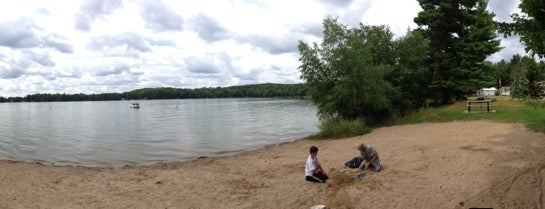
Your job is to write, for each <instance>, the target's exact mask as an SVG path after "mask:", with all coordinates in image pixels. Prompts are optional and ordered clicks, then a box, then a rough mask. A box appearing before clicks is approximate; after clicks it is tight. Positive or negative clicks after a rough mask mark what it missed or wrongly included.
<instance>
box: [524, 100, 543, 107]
mask: <svg viewBox="0 0 545 209" xmlns="http://www.w3.org/2000/svg"><path fill="white" fill-rule="evenodd" d="M524 103H525V104H526V105H528V106H530V107H533V108H534V109H543V108H545V101H544V100H536V99H526V100H524Z"/></svg>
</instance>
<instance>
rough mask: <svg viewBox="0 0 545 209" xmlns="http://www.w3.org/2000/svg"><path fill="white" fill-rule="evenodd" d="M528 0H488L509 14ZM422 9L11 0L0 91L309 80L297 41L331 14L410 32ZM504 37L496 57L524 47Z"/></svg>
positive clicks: (391, 1) (316, 3)
mask: <svg viewBox="0 0 545 209" xmlns="http://www.w3.org/2000/svg"><path fill="white" fill-rule="evenodd" d="M519 2H520V1H519V0H515V1H511V0H509V1H507V0H489V6H488V7H489V10H490V11H492V12H494V13H495V14H496V17H495V19H496V20H500V21H509V20H510V17H509V15H510V14H512V13H515V12H517V11H518V9H517V6H518V4H519ZM419 11H421V8H420V6H419V4H418V2H417V0H296V1H293V0H255V1H254V0H199V1H195V0H71V1H66V0H47V1H43V0H18V1H2V2H1V3H0V96H3V97H12V96H25V95H28V94H36V93H66V94H76V93H84V94H99V93H113V92H117V93H121V92H127V91H132V90H135V89H140V88H155V87H174V88H201V87H226V86H235V85H246V84H259V83H282V84H291V83H302V82H304V81H303V80H301V79H300V72H299V70H298V67H299V61H298V59H299V52H298V50H297V43H298V41H299V40H301V41H304V42H306V43H312V42H318V43H319V42H320V41H321V38H322V25H321V24H322V21H323V19H324V17H326V16H332V17H337V18H338V19H339V21H340V22H341V23H343V24H346V25H348V26H350V27H357V26H358V24H359V23H363V24H365V25H387V26H388V27H389V28H390V30H391V31H392V32H393V33H394V34H395V36H396V37H401V36H403V35H404V34H405V33H406V31H407V30H408V29H414V28H416V27H417V26H416V24H415V23H414V22H413V19H414V17H416V16H417V14H418V12H419ZM499 38H501V39H502V44H501V46H502V47H504V49H503V50H502V51H500V52H498V53H496V54H493V55H491V56H490V57H489V58H488V60H490V61H492V62H497V61H499V60H501V59H505V60H509V59H510V58H511V57H512V55H514V54H525V53H524V47H523V45H521V44H520V43H519V40H518V38H517V37H509V38H503V37H499Z"/></svg>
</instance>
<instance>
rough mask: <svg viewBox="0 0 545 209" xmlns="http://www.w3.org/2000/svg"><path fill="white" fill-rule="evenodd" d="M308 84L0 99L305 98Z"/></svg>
mask: <svg viewBox="0 0 545 209" xmlns="http://www.w3.org/2000/svg"><path fill="white" fill-rule="evenodd" d="M306 95H307V88H306V86H305V84H272V83H266V84H254V85H244V86H230V87H204V88H198V89H181V88H170V87H161V88H144V89H137V90H134V91H130V92H125V93H103V94H32V95H27V96H25V97H9V98H5V97H0V102H54V101H105V100H122V99H128V100H129V99H132V100H136V99H192V98H240V97H305V96H306Z"/></svg>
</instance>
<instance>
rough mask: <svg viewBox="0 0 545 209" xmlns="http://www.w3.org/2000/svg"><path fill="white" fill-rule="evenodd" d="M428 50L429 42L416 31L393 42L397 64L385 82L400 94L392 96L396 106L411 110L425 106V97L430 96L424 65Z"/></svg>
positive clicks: (428, 76) (408, 32)
mask: <svg viewBox="0 0 545 209" xmlns="http://www.w3.org/2000/svg"><path fill="white" fill-rule="evenodd" d="M428 50H429V42H428V41H427V40H426V39H425V38H424V37H423V36H422V34H421V31H418V30H413V31H407V34H406V35H405V36H404V37H401V38H399V39H397V40H396V41H395V42H394V53H395V55H396V60H397V64H396V65H395V66H394V70H393V71H391V73H390V74H389V75H388V76H387V80H388V81H390V83H392V85H393V86H394V87H395V88H396V89H397V92H402V94H399V95H392V97H394V99H393V101H394V104H396V106H401V107H406V109H407V110H412V109H417V108H419V107H422V106H426V105H427V104H426V95H431V92H430V91H429V89H428V88H427V85H428V82H429V80H430V79H431V74H430V71H429V69H428V68H427V65H426V56H427V52H428Z"/></svg>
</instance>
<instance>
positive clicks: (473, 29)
mask: <svg viewBox="0 0 545 209" xmlns="http://www.w3.org/2000/svg"><path fill="white" fill-rule="evenodd" d="M419 3H420V6H421V7H422V9H423V10H422V11H421V12H419V13H418V16H417V17H416V18H415V19H414V20H415V23H417V24H418V25H419V28H420V30H422V31H423V33H422V34H423V36H424V37H425V38H426V39H427V40H429V44H430V45H429V46H430V50H429V51H428V60H427V62H428V66H429V70H430V76H431V77H430V83H429V85H430V89H429V90H430V91H429V92H430V93H431V95H429V97H430V99H432V101H434V103H437V104H438V105H442V104H448V103H451V102H452V101H453V100H457V99H463V98H465V95H467V94H470V93H471V92H473V91H474V90H475V89H479V88H481V87H482V86H483V85H486V83H485V82H484V81H486V80H487V79H486V78H485V76H484V75H485V74H486V73H487V72H489V71H490V69H489V68H488V66H487V65H485V64H484V61H485V59H486V57H487V56H488V55H490V54H493V53H495V52H497V51H498V50H499V49H500V48H499V41H498V40H495V38H496V36H495V33H494V32H495V28H494V27H495V24H494V22H493V20H492V18H493V17H494V14H492V13H489V12H488V11H486V4H487V1H485V0H451V1H437V0H419Z"/></svg>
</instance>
